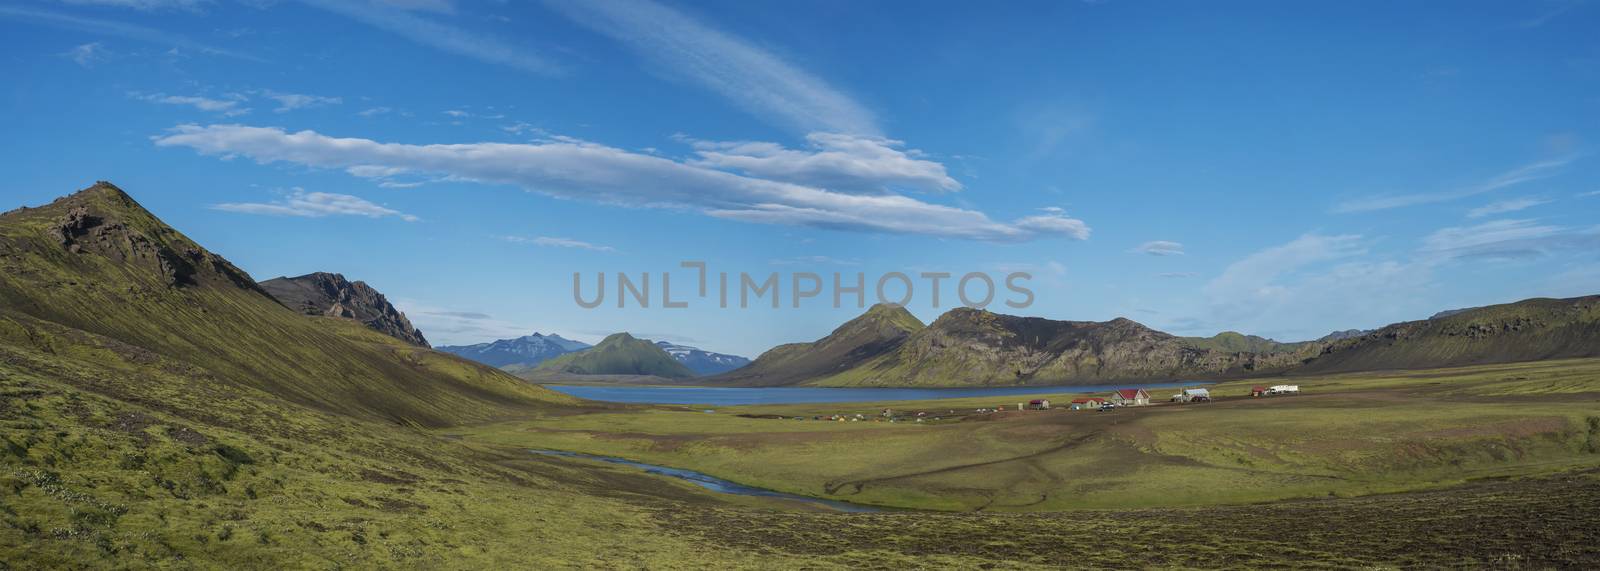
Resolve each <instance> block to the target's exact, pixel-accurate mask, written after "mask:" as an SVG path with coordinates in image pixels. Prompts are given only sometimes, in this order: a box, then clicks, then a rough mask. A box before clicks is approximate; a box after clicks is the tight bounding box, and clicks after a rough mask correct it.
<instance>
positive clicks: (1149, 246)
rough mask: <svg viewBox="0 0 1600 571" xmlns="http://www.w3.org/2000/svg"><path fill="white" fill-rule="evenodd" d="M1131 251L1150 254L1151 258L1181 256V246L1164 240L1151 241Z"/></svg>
mask: <svg viewBox="0 0 1600 571" xmlns="http://www.w3.org/2000/svg"><path fill="white" fill-rule="evenodd" d="M1133 251H1135V252H1138V253H1141V254H1150V255H1152V256H1182V255H1183V244H1179V243H1177V242H1169V241H1166V240H1152V241H1150V242H1145V243H1143V244H1140V245H1139V247H1137V248H1134V249H1133Z"/></svg>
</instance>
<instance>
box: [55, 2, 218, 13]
mask: <svg viewBox="0 0 1600 571" xmlns="http://www.w3.org/2000/svg"><path fill="white" fill-rule="evenodd" d="M59 1H60V2H62V3H64V4H81V5H89V6H115V7H118V8H132V9H135V10H145V11H152V10H163V9H175V10H186V11H190V12H198V11H200V9H201V8H204V7H205V5H207V4H210V3H211V0H59Z"/></svg>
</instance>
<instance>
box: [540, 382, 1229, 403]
mask: <svg viewBox="0 0 1600 571" xmlns="http://www.w3.org/2000/svg"><path fill="white" fill-rule="evenodd" d="M1205 384H1209V383H1208V382H1204V381H1190V382H1175V383H1155V384H1148V383H1147V384H1125V385H1094V386H1075V387H984V388H962V389H890V388H824V387H749V388H745V387H739V388H732V387H636V386H635V387H631V386H615V385H545V387H546V388H550V389H554V390H557V391H561V392H563V393H566V394H569V395H572V396H575V397H578V398H584V399H589V400H598V401H606V402H624V403H638V404H700V405H719V406H733V405H741V404H794V403H818V402H864V401H892V400H929V399H949V398H964V397H1008V396H1013V395H1040V394H1064V393H1088V394H1092V395H1105V394H1110V393H1111V391H1114V390H1117V389H1131V388H1143V389H1150V390H1152V393H1151V395H1150V399H1151V400H1155V401H1164V400H1166V399H1167V396H1168V395H1165V394H1158V393H1155V392H1154V391H1153V389H1167V388H1175V387H1193V386H1199V385H1205ZM999 404H1005V403H999Z"/></svg>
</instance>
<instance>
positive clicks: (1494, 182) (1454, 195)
mask: <svg viewBox="0 0 1600 571" xmlns="http://www.w3.org/2000/svg"><path fill="white" fill-rule="evenodd" d="M1573 160H1574V157H1563V158H1559V159H1550V160H1544V161H1539V162H1535V163H1531V164H1528V165H1524V166H1522V167H1518V168H1516V169H1513V170H1510V171H1507V172H1505V173H1501V174H1500V175H1499V176H1496V177H1494V178H1491V179H1489V180H1486V181H1483V182H1481V183H1478V184H1476V185H1473V186H1469V187H1467V188H1462V189H1458V190H1452V191H1447V192H1435V193H1422V194H1399V195H1389V196H1371V197H1366V198H1359V199H1355V200H1350V201H1346V202H1343V203H1340V204H1338V205H1336V206H1334V208H1333V211H1334V212H1336V213H1350V212H1370V211H1374V210H1387V209H1391V208H1402V207H1406V206H1416V205H1419V204H1435V203H1439V202H1449V201H1452V200H1459V199H1462V198H1467V197H1469V196H1477V195H1479V194H1483V193H1486V192H1492V191H1496V190H1499V189H1502V188H1506V187H1510V186H1515V185H1519V184H1522V183H1525V182H1529V181H1535V180H1539V179H1543V178H1548V177H1552V176H1555V175H1557V174H1560V173H1561V169H1562V168H1563V167H1565V166H1567V164H1569V163H1571V162H1572V161H1573Z"/></svg>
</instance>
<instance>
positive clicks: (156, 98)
mask: <svg viewBox="0 0 1600 571" xmlns="http://www.w3.org/2000/svg"><path fill="white" fill-rule="evenodd" d="M128 96H129V97H132V98H134V99H138V100H140V101H148V102H150V103H161V104H165V105H185V106H188V107H193V108H195V109H199V110H201V111H206V112H209V113H220V114H222V115H223V116H225V117H236V116H239V115H244V114H246V113H249V112H250V110H249V109H246V108H244V107H241V106H240V104H242V103H244V101H245V99H244V97H243V96H239V95H232V96H229V97H228V98H227V99H212V98H209V97H196V96H190V95H167V94H165V93H140V92H137V91H132V92H129V93H128Z"/></svg>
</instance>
